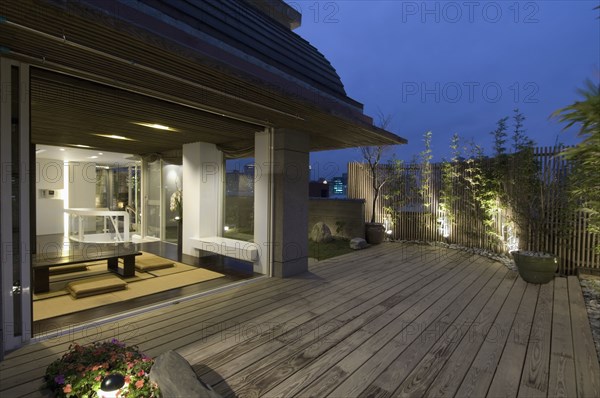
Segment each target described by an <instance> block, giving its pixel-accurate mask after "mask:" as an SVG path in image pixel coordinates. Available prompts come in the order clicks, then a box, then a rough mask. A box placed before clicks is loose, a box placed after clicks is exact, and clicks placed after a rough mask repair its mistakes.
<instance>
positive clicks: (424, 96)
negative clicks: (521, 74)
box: [401, 81, 540, 104]
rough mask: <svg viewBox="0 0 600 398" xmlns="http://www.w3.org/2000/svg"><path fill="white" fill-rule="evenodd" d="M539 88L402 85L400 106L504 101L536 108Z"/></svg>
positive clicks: (528, 84)
mask: <svg viewBox="0 0 600 398" xmlns="http://www.w3.org/2000/svg"><path fill="white" fill-rule="evenodd" d="M539 91H540V88H539V86H538V84H537V83H535V82H510V83H506V84H500V83H498V82H414V81H413V82H402V87H401V93H402V102H403V103H407V102H415V101H417V102H422V103H436V104H439V103H451V104H456V103H458V102H467V103H470V104H472V103H476V102H480V101H483V102H487V103H497V102H500V101H501V100H502V99H503V98H504V99H506V98H507V97H508V98H509V99H510V100H512V101H513V102H514V103H515V104H519V103H523V104H536V103H538V102H539V98H538V94H539Z"/></svg>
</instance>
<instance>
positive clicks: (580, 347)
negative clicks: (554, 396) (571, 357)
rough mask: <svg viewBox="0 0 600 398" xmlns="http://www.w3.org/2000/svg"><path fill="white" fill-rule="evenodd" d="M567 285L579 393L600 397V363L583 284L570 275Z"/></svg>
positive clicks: (585, 395) (581, 395)
mask: <svg viewBox="0 0 600 398" xmlns="http://www.w3.org/2000/svg"><path fill="white" fill-rule="evenodd" d="M567 286H568V289H569V306H570V309H571V331H572V333H573V352H574V353H575V369H576V380H577V395H578V396H580V397H600V365H599V364H598V357H597V356H596V347H595V346H594V340H593V338H592V331H591V328H590V322H589V320H588V315H587V312H586V309H585V304H584V302H583V294H582V293H581V285H580V284H579V280H578V279H577V277H576V276H570V277H569V278H568V281H567Z"/></svg>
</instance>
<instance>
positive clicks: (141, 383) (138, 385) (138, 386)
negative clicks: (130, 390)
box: [135, 380, 144, 389]
mask: <svg viewBox="0 0 600 398" xmlns="http://www.w3.org/2000/svg"><path fill="white" fill-rule="evenodd" d="M142 387H144V380H138V381H136V382H135V388H138V389H139V388H142Z"/></svg>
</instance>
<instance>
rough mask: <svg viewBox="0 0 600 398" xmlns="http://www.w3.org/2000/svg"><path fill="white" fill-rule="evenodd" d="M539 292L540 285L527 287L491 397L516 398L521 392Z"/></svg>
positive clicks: (493, 384) (493, 380)
mask: <svg viewBox="0 0 600 398" xmlns="http://www.w3.org/2000/svg"><path fill="white" fill-rule="evenodd" d="M539 290H540V287H539V285H533V284H528V285H527V290H525V295H524V296H523V299H522V300H521V305H520V306H519V310H518V312H517V316H516V318H515V320H514V322H513V325H512V327H511V329H510V334H509V336H508V340H507V342H506V345H505V346H504V351H503V352H502V356H501V357H500V362H499V363H498V367H497V368H496V373H495V374H494V378H493V379H492V383H491V385H490V389H489V390H488V391H487V395H488V396H489V397H516V396H517V394H518V392H519V384H520V383H521V374H522V372H523V364H524V362H525V355H526V354H527V344H528V343H529V335H530V332H531V325H532V323H533V317H534V315H535V309H536V306H537V299H538V294H539Z"/></svg>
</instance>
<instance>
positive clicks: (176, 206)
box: [169, 187, 183, 261]
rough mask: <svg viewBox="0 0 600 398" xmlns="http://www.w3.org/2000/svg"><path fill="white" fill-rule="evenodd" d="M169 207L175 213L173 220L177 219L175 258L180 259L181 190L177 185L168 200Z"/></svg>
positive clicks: (181, 236)
mask: <svg viewBox="0 0 600 398" xmlns="http://www.w3.org/2000/svg"><path fill="white" fill-rule="evenodd" d="M169 209H170V210H171V211H172V212H174V213H175V214H177V215H176V216H175V221H177V260H179V261H181V256H182V252H183V250H182V248H183V247H182V245H183V226H182V225H181V224H182V222H183V192H182V191H181V189H179V187H177V189H176V190H175V192H173V193H172V194H171V200H170V202H169Z"/></svg>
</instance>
